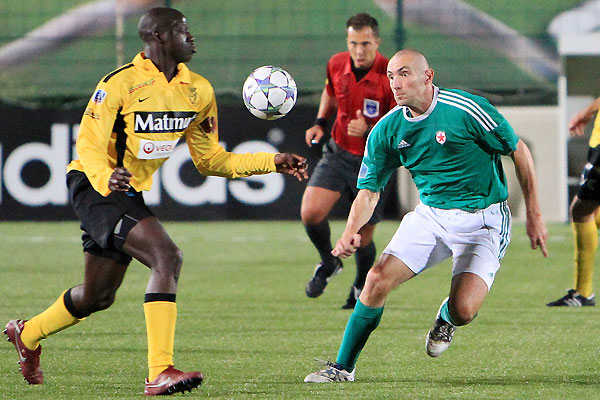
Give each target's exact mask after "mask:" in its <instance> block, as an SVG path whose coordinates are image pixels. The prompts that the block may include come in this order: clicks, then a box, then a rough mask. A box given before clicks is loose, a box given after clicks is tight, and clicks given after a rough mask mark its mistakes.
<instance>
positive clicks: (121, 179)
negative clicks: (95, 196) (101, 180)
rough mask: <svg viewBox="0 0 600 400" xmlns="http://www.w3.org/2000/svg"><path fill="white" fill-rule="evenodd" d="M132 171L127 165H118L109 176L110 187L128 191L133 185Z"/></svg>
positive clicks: (114, 189)
mask: <svg viewBox="0 0 600 400" xmlns="http://www.w3.org/2000/svg"><path fill="white" fill-rule="evenodd" d="M130 178H131V172H129V171H128V170H127V168H125V167H117V168H115V170H114V171H113V173H112V174H111V175H110V178H108V189H109V190H111V191H113V192H127V191H128V190H129V188H130V187H131V186H130V185H129V180H130Z"/></svg>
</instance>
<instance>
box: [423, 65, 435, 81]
mask: <svg viewBox="0 0 600 400" xmlns="http://www.w3.org/2000/svg"><path fill="white" fill-rule="evenodd" d="M433 75H434V74H433V69H431V68H427V69H426V70H425V83H426V84H429V83H431V82H433Z"/></svg>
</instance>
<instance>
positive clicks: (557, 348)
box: [0, 222, 600, 400]
mask: <svg viewBox="0 0 600 400" xmlns="http://www.w3.org/2000/svg"><path fill="white" fill-rule="evenodd" d="M166 227H167V230H168V231H169V233H170V234H171V236H172V237H173V239H174V240H175V242H176V243H177V244H178V245H179V246H180V247H181V249H182V250H183V251H184V254H185V256H184V259H185V261H184V268H183V272H182V276H181V278H180V284H179V292H178V297H177V300H178V310H179V316H178V321H177V336H176V341H175V362H176V366H177V367H178V368H181V369H185V370H187V369H200V370H201V371H203V372H204V374H205V376H206V380H205V383H204V384H203V385H202V387H200V388H199V389H198V390H196V391H194V392H192V393H188V394H186V395H185V397H186V398H205V397H207V398H221V399H231V398H235V399H245V398H271V399H284V398H285V399H314V398H357V399H358V398H368V399H374V398H394V399H433V398H444V399H466V398H468V399H591V398H598V393H600V383H599V382H600V379H599V375H600V365H599V364H600V363H599V361H598V356H597V349H598V345H599V343H600V340H599V339H598V336H597V326H598V323H597V320H598V314H597V313H598V311H597V308H595V307H594V308H592V307H590V308H585V309H583V308H582V309H572V308H570V309H550V308H548V307H546V306H545V303H546V302H548V301H550V300H555V299H556V298H558V297H559V296H562V295H563V294H564V292H563V290H564V289H565V288H567V287H569V286H570V285H571V279H572V277H571V274H572V268H571V262H572V261H571V259H572V254H571V253H572V239H571V233H570V229H569V227H568V225H566V224H555V225H551V226H550V233H551V240H550V244H549V250H550V252H551V255H550V258H548V259H546V260H544V259H543V258H542V256H541V253H540V252H538V251H536V252H533V251H531V250H529V248H528V247H529V241H528V239H527V238H526V236H525V233H524V225H523V224H515V226H514V227H513V243H512V244H511V246H510V248H509V250H508V252H507V255H506V257H505V259H504V261H503V264H502V268H501V270H500V272H499V274H498V276H497V280H496V283H495V284H494V287H493V289H492V291H491V292H490V295H489V296H488V298H487V299H486V302H485V303H484V305H483V307H482V309H481V311H480V314H479V316H478V317H477V319H476V320H475V321H474V322H473V323H471V324H470V325H469V326H467V327H463V328H459V329H458V330H457V332H456V334H455V338H454V342H453V344H452V347H451V348H450V349H449V350H448V351H447V352H446V353H445V354H444V355H443V356H442V357H440V358H439V359H431V358H429V357H427V355H426V354H425V349H424V342H425V335H426V333H427V331H428V330H429V328H430V326H431V324H432V321H433V318H434V316H435V313H436V311H437V308H438V306H439V303H440V302H441V300H442V299H443V298H444V297H445V296H446V295H447V292H448V289H449V282H450V264H449V263H448V262H446V263H443V264H440V265H439V266H437V267H436V268H434V269H432V270H429V271H427V272H425V273H424V274H423V275H422V276H419V277H417V278H416V279H413V280H412V281H410V282H407V283H406V284H404V285H402V286H401V287H400V288H399V289H397V290H396V291H394V292H393V293H392V294H391V295H390V297H389V299H388V302H387V305H386V310H385V313H384V315H383V318H382V321H381V324H380V326H379V328H378V329H377V330H376V331H375V332H374V333H373V335H372V336H371V339H370V340H369V342H368V343H367V346H366V348H365V349H364V351H363V353H362V355H361V357H360V358H359V362H358V364H357V375H356V378H357V381H356V382H354V383H347V384H305V383H303V382H302V381H303V378H304V376H305V375H306V374H308V373H309V372H311V371H312V370H313V369H315V368H316V367H315V365H314V364H313V361H312V359H313V358H314V357H319V358H324V359H330V360H333V359H335V356H336V354H337V349H338V346H339V343H340V341H341V337H342V334H343V330H344V327H345V323H346V320H347V317H348V315H349V313H350V312H349V311H344V310H341V309H340V308H339V307H340V306H341V305H342V304H343V302H344V300H345V298H346V295H347V292H348V289H349V287H350V285H351V283H352V281H353V278H354V261H353V260H349V261H346V262H345V270H344V272H343V273H342V274H341V275H340V276H338V277H336V278H334V279H333V280H332V281H331V282H330V284H329V286H328V287H327V290H326V291H325V293H324V294H323V296H321V297H320V298H318V299H309V298H307V297H306V296H305V294H304V285H305V284H306V282H307V280H308V279H309V277H310V276H311V274H312V271H313V268H314V264H315V263H316V261H317V257H316V253H315V252H314V250H313V249H312V245H311V244H310V243H309V242H308V239H307V238H306V236H305V233H304V230H303V228H302V225H301V224H300V223H299V222H268V223H267V222H222V223H167V224H166ZM396 227H397V223H396V222H384V223H382V224H380V226H379V228H378V230H377V232H376V243H377V246H378V250H379V251H381V250H382V249H383V247H384V246H385V244H386V243H387V241H388V239H389V238H390V237H391V235H392V234H393V232H394V231H395V229H396ZM342 229H343V223H342V222H335V223H333V224H332V232H333V235H334V236H337V235H339V233H340V232H341V230H342ZM0 249H1V250H2V258H1V260H0V290H1V293H2V298H3V302H2V307H0V322H2V323H4V321H8V320H9V319H13V318H30V317H31V316H33V315H34V314H35V313H37V312H40V311H41V310H43V309H44V308H45V307H47V306H48V305H49V304H50V303H51V302H53V301H54V300H55V299H56V298H57V297H58V295H59V294H60V292H61V291H62V290H64V289H66V288H68V287H70V286H73V285H76V284H78V283H79V282H80V280H81V277H82V271H83V270H82V255H81V249H80V244H79V231H78V226H77V224H76V223H74V222H69V223H2V224H0ZM147 278H148V271H147V270H146V268H145V267H144V266H142V265H141V264H139V263H137V262H133V263H132V264H131V266H130V267H129V271H128V273H127V275H126V277H125V280H124V282H123V285H122V286H121V289H120V290H119V292H118V294H117V301H116V303H115V304H114V305H113V306H112V307H111V308H110V309H109V310H106V311H103V312H100V313H98V314H94V315H93V316H92V317H90V318H88V320H86V321H84V322H83V323H80V324H79V325H77V326H75V327H73V328H70V329H68V330H66V331H64V332H61V333H59V334H56V335H54V336H52V337H51V338H49V339H48V340H46V341H44V343H43V345H44V350H43V353H42V367H43V369H44V373H45V383H44V384H43V385H40V386H29V385H27V384H26V383H25V382H24V381H23V380H22V378H21V375H20V373H19V372H18V370H17V368H18V366H17V364H16V360H17V357H16V354H14V353H15V351H14V348H13V347H12V345H11V344H9V343H8V342H2V343H4V344H2V345H0V374H1V376H2V379H1V380H0V398H3V399H4V398H6V399H17V398H23V399H78V400H83V399H126V398H140V396H141V393H142V391H143V381H144V377H145V374H146V372H147V370H146V338H145V326H144V315H143V310H142V302H143V298H144V288H145V285H146V282H147Z"/></svg>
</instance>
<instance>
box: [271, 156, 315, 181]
mask: <svg viewBox="0 0 600 400" xmlns="http://www.w3.org/2000/svg"><path fill="white" fill-rule="evenodd" d="M275 167H276V169H277V172H279V173H281V174H288V175H292V176H295V177H296V178H297V179H298V180H299V181H303V180H305V179H307V178H308V164H307V163H306V158H304V157H301V156H299V155H297V154H292V153H278V154H276V155H275Z"/></svg>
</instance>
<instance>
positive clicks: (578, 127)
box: [569, 110, 592, 136]
mask: <svg viewBox="0 0 600 400" xmlns="http://www.w3.org/2000/svg"><path fill="white" fill-rule="evenodd" d="M591 119H592V117H591V116H590V115H589V114H588V113H587V112H586V110H584V111H580V112H578V113H577V114H575V116H574V117H573V118H571V121H569V133H570V134H571V136H583V132H584V129H585V126H586V125H587V124H588V123H589V122H590V121H591Z"/></svg>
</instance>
